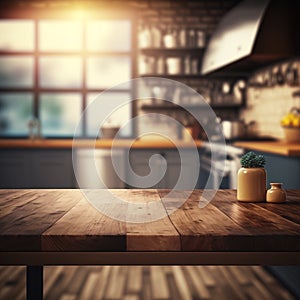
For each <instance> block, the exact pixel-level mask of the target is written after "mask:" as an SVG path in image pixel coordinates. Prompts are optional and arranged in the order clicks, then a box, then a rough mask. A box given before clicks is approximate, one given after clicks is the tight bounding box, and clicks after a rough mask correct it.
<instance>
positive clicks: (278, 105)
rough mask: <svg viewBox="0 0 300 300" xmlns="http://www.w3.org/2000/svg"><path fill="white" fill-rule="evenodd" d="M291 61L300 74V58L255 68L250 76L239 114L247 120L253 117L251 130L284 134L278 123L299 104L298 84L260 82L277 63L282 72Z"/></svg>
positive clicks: (273, 135)
mask: <svg viewBox="0 0 300 300" xmlns="http://www.w3.org/2000/svg"><path fill="white" fill-rule="evenodd" d="M290 63H292V66H294V67H295V68H296V69H297V70H298V74H299V75H300V60H291V61H289V62H285V63H280V64H275V65H272V66H269V67H267V68H265V69H262V70H260V71H258V72H256V73H255V74H254V75H253V76H252V77H251V78H250V79H249V85H250V86H249V88H248V91H247V106H246V108H245V109H244V110H243V111H242V112H241V118H244V119H245V121H246V122H250V121H252V120H256V124H255V126H254V131H255V132H256V133H258V134H260V135H268V136H272V137H274V138H279V139H280V138H283V137H284V133H283V130H282V128H281V126H280V119H281V118H282V117H283V116H284V115H285V114H286V113H288V112H289V110H290V109H291V108H292V107H294V106H296V107H299V108H300V85H299V83H298V85H296V86H293V85H289V84H287V83H284V84H282V85H279V84H275V85H274V86H264V84H262V86H260V84H261V83H263V82H264V81H265V80H266V79H268V78H269V74H270V72H275V73H276V72H277V71H278V67H280V69H281V71H282V73H283V74H285V72H286V68H287V66H288V65H289V64H290ZM251 85H252V86H251Z"/></svg>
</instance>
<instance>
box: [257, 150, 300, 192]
mask: <svg viewBox="0 0 300 300" xmlns="http://www.w3.org/2000/svg"><path fill="white" fill-rule="evenodd" d="M256 152H257V151H256ZM257 153H258V154H263V155H264V156H265V158H266V166H265V169H266V171H267V183H268V188H269V187H270V182H282V183H283V188H284V189H299V188H300V157H297V156H296V157H289V156H283V155H276V154H271V153H266V152H257Z"/></svg>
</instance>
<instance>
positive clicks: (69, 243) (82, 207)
mask: <svg viewBox="0 0 300 300" xmlns="http://www.w3.org/2000/svg"><path fill="white" fill-rule="evenodd" d="M117 192H118V191H116V193H117ZM91 193H93V197H98V199H99V201H101V199H102V200H103V204H107V207H108V209H114V210H118V209H119V210H124V209H126V205H125V207H120V206H114V205H113V204H110V202H111V198H109V197H110V195H109V193H105V199H104V198H103V192H102V190H95V191H91ZM42 250H43V251H125V250H126V226H125V223H124V222H120V221H117V220H114V219H111V218H109V217H107V216H106V215H104V214H103V213H101V212H100V211H98V210H97V209H96V208H95V207H93V206H92V205H91V204H90V203H89V202H88V201H87V199H85V198H84V199H81V200H80V201H79V202H78V203H77V204H76V205H75V206H74V207H73V208H72V209H70V210H69V211H68V213H66V214H65V215H64V216H63V217H62V218H61V219H59V220H58V221H57V222H56V223H55V224H53V225H52V226H51V227H50V228H49V229H48V230H47V231H46V232H44V233H43V235H42Z"/></svg>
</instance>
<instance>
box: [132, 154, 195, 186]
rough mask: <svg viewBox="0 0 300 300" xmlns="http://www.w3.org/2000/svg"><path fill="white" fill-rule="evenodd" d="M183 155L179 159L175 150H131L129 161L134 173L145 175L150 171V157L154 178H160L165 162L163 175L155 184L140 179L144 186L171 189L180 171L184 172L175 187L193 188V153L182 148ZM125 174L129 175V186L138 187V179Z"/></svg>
mask: <svg viewBox="0 0 300 300" xmlns="http://www.w3.org/2000/svg"><path fill="white" fill-rule="evenodd" d="M156 154H159V155H156ZM183 155H184V157H183V158H182V160H181V158H180V156H179V153H178V151H177V150H166V149H157V150H152V151H149V150H132V151H130V154H129V163H130V165H131V168H132V170H133V172H134V173H135V174H136V175H139V176H146V175H148V174H149V173H150V167H149V160H150V158H151V157H152V163H153V165H152V167H153V168H152V172H153V175H154V176H155V178H160V176H161V174H162V173H163V171H164V170H165V168H164V166H165V164H167V165H166V172H165V174H164V176H162V179H161V180H159V181H158V182H157V183H156V184H153V185H152V184H150V180H149V181H148V182H147V180H142V184H143V185H144V186H143V187H144V188H156V189H172V188H174V186H175V185H176V183H177V181H178V179H179V175H180V172H185V174H183V178H182V180H181V181H180V183H179V184H178V186H177V188H178V189H186V190H188V189H193V188H195V185H194V184H193V182H192V175H193V170H195V168H194V167H195V159H194V157H193V155H194V153H193V152H192V151H191V150H188V149H186V150H184V152H183ZM187 170H189V172H187ZM196 171H197V170H196ZM197 172H198V171H197ZM198 173H199V172H198ZM127 176H129V178H128V180H127V182H128V183H129V185H128V186H129V187H131V188H139V187H140V184H139V181H135V179H134V178H132V177H130V174H129V173H128V175H127ZM197 176H198V174H197ZM197 187H198V186H196V188H197Z"/></svg>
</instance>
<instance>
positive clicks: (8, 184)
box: [0, 150, 31, 188]
mask: <svg viewBox="0 0 300 300" xmlns="http://www.w3.org/2000/svg"><path fill="white" fill-rule="evenodd" d="M0 153H1V155H0V187H1V188H27V187H30V183H31V182H30V173H31V172H30V169H31V164H30V160H29V155H28V153H26V152H24V151H15V150H5V151H3V150H2V151H1V152H0Z"/></svg>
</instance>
